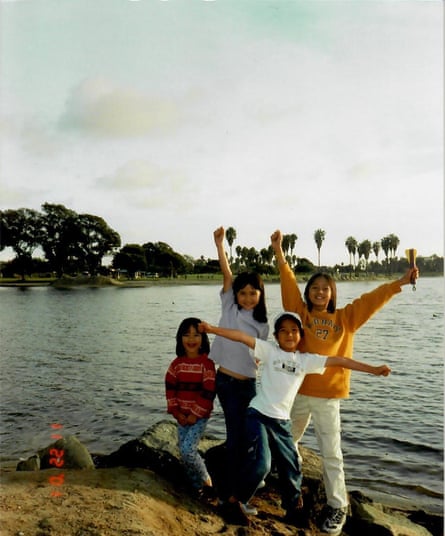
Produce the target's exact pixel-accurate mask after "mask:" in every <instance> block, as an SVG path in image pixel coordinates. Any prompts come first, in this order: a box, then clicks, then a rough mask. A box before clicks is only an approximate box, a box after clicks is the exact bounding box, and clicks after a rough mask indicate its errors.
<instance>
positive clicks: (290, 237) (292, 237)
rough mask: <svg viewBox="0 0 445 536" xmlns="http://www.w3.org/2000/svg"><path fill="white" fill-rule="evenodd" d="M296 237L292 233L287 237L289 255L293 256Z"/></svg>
mask: <svg viewBox="0 0 445 536" xmlns="http://www.w3.org/2000/svg"><path fill="white" fill-rule="evenodd" d="M297 240H298V236H297V235H296V234H295V233H292V234H290V235H289V248H290V254H291V256H293V253H294V249H295V244H296V243H297Z"/></svg>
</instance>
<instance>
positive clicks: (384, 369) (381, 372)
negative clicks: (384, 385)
mask: <svg viewBox="0 0 445 536" xmlns="http://www.w3.org/2000/svg"><path fill="white" fill-rule="evenodd" d="M390 372H391V369H390V368H389V367H388V365H380V366H379V367H375V373H374V374H375V375H376V376H389V374H390Z"/></svg>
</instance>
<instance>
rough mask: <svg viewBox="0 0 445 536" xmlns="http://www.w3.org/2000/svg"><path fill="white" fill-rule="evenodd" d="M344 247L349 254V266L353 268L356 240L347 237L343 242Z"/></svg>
mask: <svg viewBox="0 0 445 536" xmlns="http://www.w3.org/2000/svg"><path fill="white" fill-rule="evenodd" d="M345 246H346V247H347V248H348V252H349V264H352V265H353V266H355V253H356V251H357V240H356V239H355V238H354V237H353V236H348V238H347V239H346V241H345Z"/></svg>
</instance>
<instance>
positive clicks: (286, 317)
mask: <svg viewBox="0 0 445 536" xmlns="http://www.w3.org/2000/svg"><path fill="white" fill-rule="evenodd" d="M284 320H292V321H293V322H295V324H297V326H298V329H299V330H300V336H301V337H304V329H303V326H302V325H301V322H300V321H299V320H298V318H295V316H294V315H291V314H289V313H283V314H282V315H281V316H279V317H278V319H277V320H276V321H275V325H274V331H273V334H274V336H275V337H276V336H277V334H278V332H279V331H280V328H281V324H282V323H283V322H284Z"/></svg>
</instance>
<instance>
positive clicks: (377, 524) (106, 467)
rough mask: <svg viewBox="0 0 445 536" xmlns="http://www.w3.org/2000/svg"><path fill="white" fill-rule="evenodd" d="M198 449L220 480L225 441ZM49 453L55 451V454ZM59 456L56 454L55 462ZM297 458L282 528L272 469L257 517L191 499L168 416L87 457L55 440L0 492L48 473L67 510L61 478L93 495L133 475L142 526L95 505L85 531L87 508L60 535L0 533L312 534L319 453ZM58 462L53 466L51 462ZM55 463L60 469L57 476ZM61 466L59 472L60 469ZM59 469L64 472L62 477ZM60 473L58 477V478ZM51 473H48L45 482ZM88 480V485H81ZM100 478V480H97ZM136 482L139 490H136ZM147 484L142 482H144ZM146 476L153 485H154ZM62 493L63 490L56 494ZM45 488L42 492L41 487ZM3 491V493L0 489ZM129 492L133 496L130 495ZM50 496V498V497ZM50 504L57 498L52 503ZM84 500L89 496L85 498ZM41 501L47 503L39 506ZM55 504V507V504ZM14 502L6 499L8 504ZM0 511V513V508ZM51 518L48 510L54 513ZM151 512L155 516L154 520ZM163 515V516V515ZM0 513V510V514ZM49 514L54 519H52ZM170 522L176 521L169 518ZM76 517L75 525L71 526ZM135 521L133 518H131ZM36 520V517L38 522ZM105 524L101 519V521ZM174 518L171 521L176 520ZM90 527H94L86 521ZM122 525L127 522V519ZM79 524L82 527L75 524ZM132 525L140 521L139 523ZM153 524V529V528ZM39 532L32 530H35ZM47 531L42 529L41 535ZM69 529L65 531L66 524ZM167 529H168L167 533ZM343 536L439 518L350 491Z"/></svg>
mask: <svg viewBox="0 0 445 536" xmlns="http://www.w3.org/2000/svg"><path fill="white" fill-rule="evenodd" d="M200 449H201V451H202V453H203V455H204V456H205V458H206V462H207V465H208V467H209V471H210V473H211V475H212V478H213V480H214V483H215V484H216V485H217V486H218V485H219V486H221V485H223V479H224V445H223V444H222V443H221V441H220V440H216V439H213V438H208V437H206V438H204V439H203V440H202V442H201V444H200ZM56 454H59V456H58V457H56ZM62 454H63V459H62ZM302 454H303V458H304V462H303V474H304V479H303V498H304V508H303V512H302V515H301V523H298V526H297V527H295V526H291V525H287V524H286V523H285V522H284V520H283V518H282V516H283V514H284V512H283V510H282V509H281V508H280V500H279V493H278V481H277V479H276V477H275V476H274V475H273V474H271V475H269V477H268V478H267V481H266V484H267V485H266V487H265V488H264V489H263V490H261V491H260V492H258V494H257V495H256V496H255V498H254V499H253V502H254V504H255V506H256V507H257V509H258V510H259V514H258V516H249V518H248V520H247V522H246V523H238V522H231V520H228V519H226V518H225V517H224V515H223V514H222V512H221V511H220V510H219V508H218V505H217V502H216V501H213V502H212V501H209V502H207V503H205V504H203V503H202V502H200V501H199V500H197V499H194V498H192V497H190V494H189V490H188V488H187V484H186V481H185V478H184V475H183V472H182V467H181V464H180V461H179V453H178V450H177V440H176V425H175V424H174V423H173V422H171V421H161V422H159V423H157V424H155V425H154V426H152V427H151V428H149V429H148V430H147V431H146V432H145V433H144V434H142V436H140V437H139V438H137V439H133V440H131V441H129V442H127V443H125V444H124V445H122V446H121V447H120V448H119V449H118V450H116V451H115V452H112V453H111V454H108V455H104V454H90V453H89V452H88V450H87V449H86V448H85V447H84V446H83V445H82V444H81V443H80V442H79V441H78V440H77V438H75V437H73V436H69V437H65V438H61V439H58V440H57V441H56V442H54V443H53V444H51V445H49V446H48V447H46V448H44V449H41V450H40V451H38V452H37V453H36V455H35V456H32V457H31V458H29V459H28V460H26V461H21V462H19V463H18V465H17V468H16V469H17V471H15V472H14V473H8V474H7V475H6V478H5V473H3V474H2V481H3V483H4V486H3V489H4V490H5V489H7V488H8V484H10V483H11V481H16V482H17V481H18V480H20V481H26V475H40V482H41V483H42V482H44V480H42V477H43V475H44V474H48V475H49V474H51V477H52V481H51V489H52V493H53V494H54V493H55V494H57V493H60V495H61V496H63V495H64V496H65V497H64V499H63V500H65V503H63V500H62V504H65V507H66V510H68V507H69V504H70V502H69V501H70V500H72V498H70V497H69V496H68V494H67V491H69V490H68V489H67V487H68V482H69V481H72V482H76V481H78V480H79V479H83V480H84V481H85V486H88V485H89V486H91V488H90V489H89V490H85V489H83V488H82V489H83V492H84V493H87V491H91V492H93V493H94V492H96V493H97V489H98V488H101V487H102V485H101V484H100V481H101V480H103V479H104V478H105V477H106V478H107V479H108V478H113V475H114V477H115V478H118V476H117V475H120V477H119V478H125V479H126V480H128V479H130V480H131V479H133V480H134V482H131V484H129V487H130V489H131V487H132V486H134V488H135V489H134V490H133V494H132V493H131V491H130V492H129V493H130V496H129V497H127V499H126V500H131V501H133V500H136V498H138V499H140V500H141V501H142V502H141V504H144V507H143V508H141V516H142V515H143V514H142V511H145V508H146V504H147V503H150V501H151V503H152V502H153V501H152V499H153V497H156V504H157V508H156V509H154V508H153V505H152V506H151V508H152V514H153V515H152V516H151V517H150V520H145V518H144V522H143V523H142V525H143V528H137V529H134V528H133V529H130V528H127V529H124V528H122V527H120V528H119V529H116V530H118V531H117V532H116V531H115V527H113V525H112V524H109V525H107V526H108V527H109V528H108V529H106V530H105V529H101V526H100V519H101V518H102V517H103V514H104V516H105V517H108V522H110V519H109V516H107V512H102V513H101V511H100V508H99V510H98V509H97V505H96V506H95V508H96V512H90V514H91V515H92V516H93V518H92V519H94V520H95V521H92V522H89V525H88V526H89V527H90V528H89V529H88V528H85V527H86V525H85V520H82V515H83V516H84V517H85V519H86V518H87V517H88V515H89V514H88V512H87V505H86V507H85V510H84V512H81V513H80V516H77V517H76V519H73V520H72V523H73V524H74V525H73V528H72V531H71V532H64V533H59V532H57V531H58V530H62V529H61V528H58V527H57V526H56V524H55V522H54V516H53V517H52V518H51V517H50V518H48V515H47V516H46V518H45V519H47V521H48V523H47V528H46V529H42V528H40V529H39V530H40V532H38V531H37V532H24V531H23V530H22V531H21V530H20V527H19V526H17V530H16V529H13V530H16V532H5V533H3V532H1V534H8V535H9V534H11V535H14V536H18V535H21V536H29V534H36V535H39V536H49V535H52V536H59V534H60V536H70V535H73V536H111V535H116V536H117V535H118V534H119V535H122V536H124V535H127V534H128V535H130V534H131V535H136V534H138V535H141V536H142V535H147V536H149V535H152V534H153V535H154V534H156V536H159V535H161V536H163V535H164V534H165V535H166V536H167V535H168V536H170V535H178V536H182V535H200V536H206V535H210V534H216V533H220V534H225V535H226V536H232V535H233V536H235V535H238V536H241V535H246V536H247V535H249V536H254V535H255V536H256V535H262V536H265V535H271V536H272V535H273V536H280V535H282V536H287V535H290V534H294V535H295V534H297V535H299V536H315V535H318V534H322V533H321V532H319V528H318V526H319V520H320V517H321V515H322V513H323V508H324V503H325V496H324V488H323V483H322V470H321V462H320V459H319V458H318V456H317V455H316V454H315V453H313V452H312V451H310V450H308V449H302ZM57 464H59V465H57ZM56 467H60V469H59V472H58V473H57V470H56ZM62 468H63V472H62V473H61V471H62ZM61 474H63V475H65V476H64V478H63V479H62V478H61ZM57 476H59V480H57V478H56V477H57ZM51 477H47V478H48V479H49V478H51ZM88 479H90V483H89V484H88ZM98 479H99V483H98ZM141 481H142V482H144V484H143V485H142V487H144V489H145V488H146V489H145V491H144V492H143V496H141V495H138V494H140V488H141ZM149 481H150V482H151V485H150V486H149V487H147V482H149ZM153 481H156V485H155V486H154V487H153V485H152V484H153ZM65 484H66V485H65ZM62 490H64V491H63V493H62ZM47 491H48V490H47ZM161 492H162V493H164V495H165V494H166V495H165V496H164V498H163V499H161V500H160V499H159V494H161V495H162V493H161ZM3 493H4V491H3V492H2V494H3ZM71 493H72V495H76V494H77V493H78V489H77V488H76V489H74V488H73V489H72V490H71ZM134 494H136V495H134ZM56 498H57V497H56ZM172 501H173V502H174V503H175V507H174V509H173V512H171V517H172V519H170V515H168V516H167V514H166V512H167V510H168V508H167V506H168V504H170V503H171V502H172ZM52 502H53V503H54V502H57V501H54V500H53V501H52ZM90 502H91V500H90ZM46 506H48V504H47V505H46ZM59 506H60V505H59ZM12 507H13V504H12V503H10V508H12ZM3 514H4V511H3ZM54 515H55V514H54ZM158 516H161V517H160V518H158ZM166 516H167V517H166ZM2 518H3V515H2ZM161 518H162V519H163V521H162V522H163V523H167V522H168V523H167V525H168V527H169V528H168V529H167V528H166V527H165V526H164V528H159V527H160V525H159V524H160V523H161ZM51 519H53V521H52V522H51ZM175 520H176V521H175ZM76 521H77V522H78V526H77V528H76ZM133 521H134V519H133ZM38 522H40V524H42V523H43V522H42V519H40V521H38ZM104 522H105V521H104ZM175 522H176V525H175ZM122 523H125V521H124V520H123V519H122V520H118V519H117V518H116V520H115V522H114V524H115V526H116V527H117V526H118V525H119V524H122ZM94 524H96V526H95V527H93V525H94ZM127 525H128V527H129V521H128V519H127ZM82 527H83V528H82ZM138 527H139V525H138ZM155 527H157V529H156V531H155ZM37 529H38V527H37ZM45 530H46V532H45ZM70 530H71V529H70ZM167 530H168V531H167ZM342 535H343V536H358V535H360V536H368V535H369V536H380V535H381V536H428V535H430V536H431V535H432V536H443V516H439V515H435V514H431V513H428V512H425V511H423V510H415V509H413V510H406V509H399V508H394V507H389V506H386V505H383V504H379V503H376V502H374V501H372V500H371V499H370V498H368V497H366V496H365V495H363V494H362V493H360V492H358V491H351V492H350V514H349V516H348V521H347V523H346V525H345V526H344V530H343V533H342Z"/></svg>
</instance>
